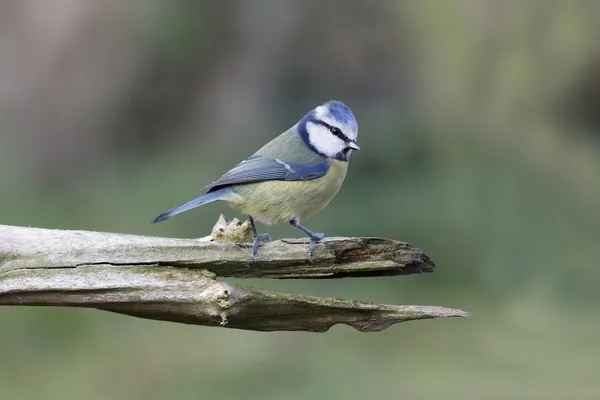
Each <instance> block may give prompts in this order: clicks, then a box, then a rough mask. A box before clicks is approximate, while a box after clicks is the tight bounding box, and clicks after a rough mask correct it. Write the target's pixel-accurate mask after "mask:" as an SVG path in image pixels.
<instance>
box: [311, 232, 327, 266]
mask: <svg viewBox="0 0 600 400" xmlns="http://www.w3.org/2000/svg"><path fill="white" fill-rule="evenodd" d="M324 237H325V234H324V233H314V232H313V234H312V235H311V236H310V243H309V244H308V262H309V263H311V264H312V253H313V250H314V249H315V247H317V242H320V241H321V240H323V238H324Z"/></svg>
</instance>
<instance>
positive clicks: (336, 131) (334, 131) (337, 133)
mask: <svg viewBox="0 0 600 400" xmlns="http://www.w3.org/2000/svg"><path fill="white" fill-rule="evenodd" d="M329 130H330V131H331V133H332V134H334V135H335V136H337V137H339V138H340V139H343V138H344V135H343V134H342V131H341V130H340V128H336V127H335V126H331V127H329Z"/></svg>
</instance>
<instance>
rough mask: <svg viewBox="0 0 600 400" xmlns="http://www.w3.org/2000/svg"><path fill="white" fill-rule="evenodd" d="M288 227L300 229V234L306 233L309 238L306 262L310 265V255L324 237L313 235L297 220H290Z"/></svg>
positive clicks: (318, 234)
mask: <svg viewBox="0 0 600 400" xmlns="http://www.w3.org/2000/svg"><path fill="white" fill-rule="evenodd" d="M290 225H292V226H293V227H295V228H298V229H300V230H301V231H302V232H304V233H306V234H307V235H308V236H309V237H310V243H309V244H308V262H309V263H312V253H313V250H314V249H315V247H316V246H317V242H318V241H320V240H322V239H323V238H324V237H325V234H324V233H315V232H313V231H311V230H310V229H308V228H307V227H305V226H304V225H302V224H301V223H300V221H299V220H298V218H292V219H291V220H290Z"/></svg>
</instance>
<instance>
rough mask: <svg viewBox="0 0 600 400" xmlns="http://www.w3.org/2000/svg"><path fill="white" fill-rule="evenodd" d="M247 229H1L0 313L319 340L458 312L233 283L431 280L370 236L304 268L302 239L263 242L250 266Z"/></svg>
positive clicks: (344, 242) (340, 244)
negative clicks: (173, 235) (88, 312)
mask: <svg viewBox="0 0 600 400" xmlns="http://www.w3.org/2000/svg"><path fill="white" fill-rule="evenodd" d="M248 229H249V227H248V224H247V222H244V223H240V222H239V221H237V220H233V221H232V222H230V223H227V222H226V221H225V220H224V219H220V220H219V222H218V223H217V225H216V226H215V228H214V229H213V233H212V234H211V236H209V237H206V238H202V239H168V238H157V237H145V236H134V235H125V234H117V233H102V232H89V231H61V230H49V229H37V228H24V227H14V226H4V225H0V305H28V306H31V305H35V306H67V307H72V306H75V307H91V308H98V309H101V310H106V311H113V312H118V313H122V314H128V315H133V316H138V317H143V318H150V319H158V320H167V321H174V322H182V323H189V324H197V325H207V326H226V327H230V328H239V329H249V330H262V331H271V330H288V331H289V330H306V331H315V332H323V331H326V330H327V329H329V327H331V326H332V325H334V324H337V323H345V324H348V325H351V326H353V327H355V328H356V329H359V330H362V331H378V330H382V329H385V328H387V327H388V326H390V325H392V324H394V323H397V322H402V321H408V320H413V319H424V318H435V317H450V316H462V317H464V316H467V315H468V313H465V312H463V311H460V310H453V309H447V308H443V307H426V306H388V305H375V304H368V303H361V302H354V301H347V300H339V299H321V298H317V297H310V296H303V295H295V294H285V293H273V292H269V291H264V290H260V289H253V288H248V287H245V286H242V285H234V284H230V283H226V282H219V281H217V280H216V277H236V278H258V277H262V278H342V277H366V276H388V275H405V274H413V273H419V272H432V271H433V269H434V264H433V262H432V261H431V260H430V259H429V257H427V255H426V254H424V253H423V252H422V251H421V250H419V249H417V248H416V247H414V246H412V245H410V244H407V243H403V242H398V241H394V240H389V239H377V238H328V239H326V240H324V241H323V243H321V244H319V245H318V247H317V248H316V249H315V253H314V263H313V264H308V263H307V262H306V246H307V242H306V241H304V240H296V239H293V240H292V239H285V240H280V241H275V242H272V243H267V244H266V245H265V246H262V247H261V248H260V251H259V257H260V260H259V261H258V262H257V263H256V264H253V263H252V261H251V258H250V245H249V244H246V243H232V242H231V241H238V242H239V241H241V240H245V238H247V234H248Z"/></svg>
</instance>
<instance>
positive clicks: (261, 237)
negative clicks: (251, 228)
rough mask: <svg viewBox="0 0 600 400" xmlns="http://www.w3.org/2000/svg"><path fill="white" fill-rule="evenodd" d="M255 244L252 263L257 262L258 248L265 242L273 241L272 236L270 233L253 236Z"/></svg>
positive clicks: (253, 245) (253, 244)
mask: <svg viewBox="0 0 600 400" xmlns="http://www.w3.org/2000/svg"><path fill="white" fill-rule="evenodd" d="M252 237H253V238H254V242H253V243H252V262H254V263H255V262H256V252H257V251H258V246H260V245H261V244H262V242H264V241H265V240H268V241H269V242H270V241H271V235H269V234H268V233H257V234H253V235H252Z"/></svg>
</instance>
